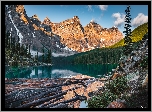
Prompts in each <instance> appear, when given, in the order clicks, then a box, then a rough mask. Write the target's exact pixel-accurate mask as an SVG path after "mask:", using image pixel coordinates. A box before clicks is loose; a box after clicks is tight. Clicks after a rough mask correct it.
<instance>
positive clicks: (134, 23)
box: [132, 13, 148, 27]
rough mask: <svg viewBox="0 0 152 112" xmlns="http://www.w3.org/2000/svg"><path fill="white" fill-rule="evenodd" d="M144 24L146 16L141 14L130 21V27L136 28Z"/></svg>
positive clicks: (146, 20)
mask: <svg viewBox="0 0 152 112" xmlns="http://www.w3.org/2000/svg"><path fill="white" fill-rule="evenodd" d="M146 22H148V16H146V15H144V14H143V13H139V14H138V16H137V17H135V18H134V19H133V20H132V26H134V27H137V26H139V25H141V24H143V23H146Z"/></svg>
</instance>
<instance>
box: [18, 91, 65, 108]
mask: <svg viewBox="0 0 152 112" xmlns="http://www.w3.org/2000/svg"><path fill="white" fill-rule="evenodd" d="M66 93H67V91H64V92H61V93H58V94H57V95H54V96H50V97H47V98H42V99H39V100H36V101H33V102H30V103H27V104H24V105H21V106H18V107H16V108H30V107H31V106H36V105H39V104H41V103H44V102H47V101H49V100H51V99H54V98H57V97H59V96H62V95H64V94H66Z"/></svg>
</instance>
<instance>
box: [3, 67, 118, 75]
mask: <svg viewBox="0 0 152 112" xmlns="http://www.w3.org/2000/svg"><path fill="white" fill-rule="evenodd" d="M116 67H117V64H93V65H53V66H35V67H26V68H18V67H5V78H67V77H71V76H75V75H77V74H83V75H88V76H91V77H95V78H99V77H103V76H104V75H105V74H108V73H109V72H111V70H112V69H115V68H116Z"/></svg>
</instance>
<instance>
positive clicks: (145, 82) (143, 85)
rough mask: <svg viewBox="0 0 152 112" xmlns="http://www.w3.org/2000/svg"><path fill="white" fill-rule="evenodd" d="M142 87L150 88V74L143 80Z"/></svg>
mask: <svg viewBox="0 0 152 112" xmlns="http://www.w3.org/2000/svg"><path fill="white" fill-rule="evenodd" d="M142 88H148V74H147V75H146V77H145V79H144V80H143V82H142Z"/></svg>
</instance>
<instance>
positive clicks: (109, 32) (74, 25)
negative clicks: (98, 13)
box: [5, 5, 123, 55]
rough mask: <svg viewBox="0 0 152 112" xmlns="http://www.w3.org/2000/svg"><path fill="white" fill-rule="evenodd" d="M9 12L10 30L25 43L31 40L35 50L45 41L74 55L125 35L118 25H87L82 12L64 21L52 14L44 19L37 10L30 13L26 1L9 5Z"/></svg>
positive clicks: (49, 47)
mask: <svg viewBox="0 0 152 112" xmlns="http://www.w3.org/2000/svg"><path fill="white" fill-rule="evenodd" d="M5 16H6V17H5V18H6V21H5V25H6V30H9V31H11V32H12V36H13V37H15V38H17V37H18V36H19V37H20V42H21V43H23V44H30V45H31V48H32V49H33V50H38V51H39V52H42V48H43V45H44V46H45V47H46V48H47V49H51V50H52V52H54V53H62V54H64V53H66V54H67V53H68V54H69V55H71V54H75V53H78V52H85V51H89V50H92V49H95V48H102V47H107V46H110V45H113V44H115V43H117V42H118V41H119V40H121V39H122V38H123V35H122V33H121V32H120V31H119V30H118V28H116V27H112V28H109V29H107V28H103V27H102V26H100V25H99V24H97V23H95V22H93V21H91V22H90V23H89V24H87V25H86V26H85V27H83V26H82V25H81V21H80V19H79V17H78V16H74V17H72V18H70V19H67V20H64V21H62V22H60V23H53V22H51V18H48V17H46V18H45V19H44V20H43V21H40V20H39V17H38V15H37V14H35V15H33V16H32V17H28V16H27V14H26V10H25V9H24V5H8V7H6V8H5ZM35 48H36V49H35Z"/></svg>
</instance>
